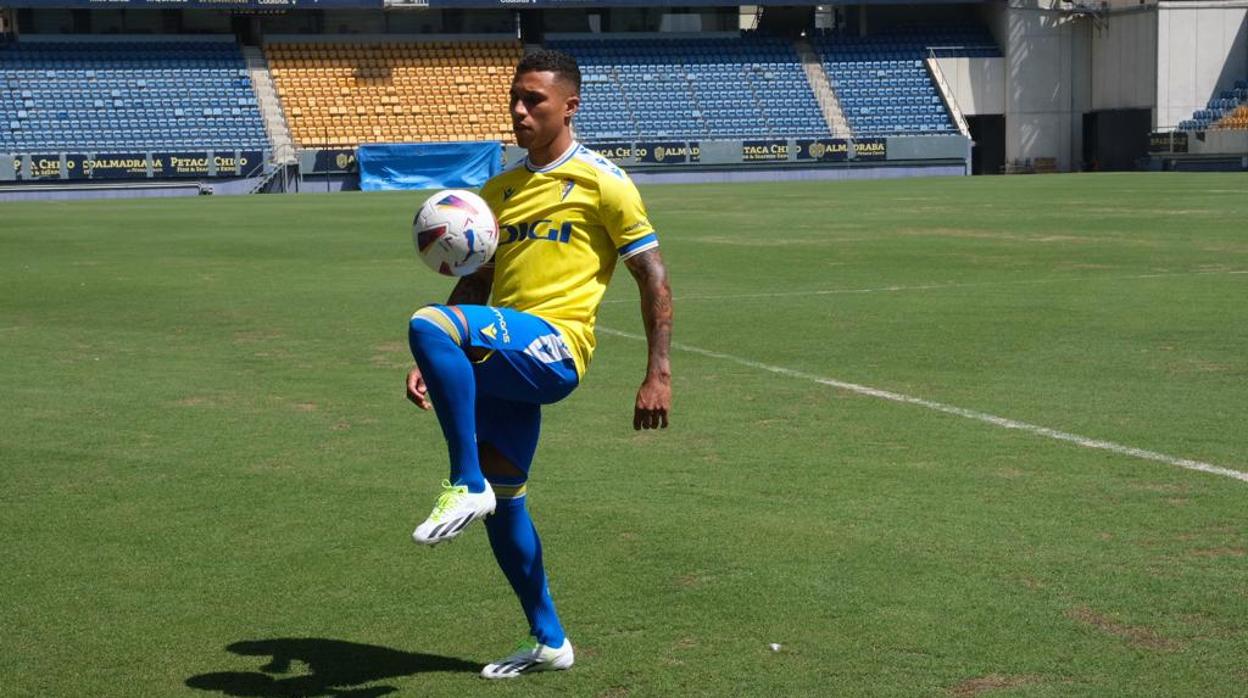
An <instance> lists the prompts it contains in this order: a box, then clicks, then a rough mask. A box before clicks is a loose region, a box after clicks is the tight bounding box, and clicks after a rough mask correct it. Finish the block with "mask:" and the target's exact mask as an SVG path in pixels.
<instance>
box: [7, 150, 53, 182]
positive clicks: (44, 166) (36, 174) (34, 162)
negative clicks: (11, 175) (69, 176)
mask: <svg viewBox="0 0 1248 698" xmlns="http://www.w3.org/2000/svg"><path fill="white" fill-rule="evenodd" d="M21 168H22V165H21V160H18V163H17V173H18V174H17V178H18V179H25V180H35V179H60V178H61V155H60V153H53V154H48V155H31V156H30V171H29V172H27V173H26V174H24V175H23V174H22V169H21Z"/></svg>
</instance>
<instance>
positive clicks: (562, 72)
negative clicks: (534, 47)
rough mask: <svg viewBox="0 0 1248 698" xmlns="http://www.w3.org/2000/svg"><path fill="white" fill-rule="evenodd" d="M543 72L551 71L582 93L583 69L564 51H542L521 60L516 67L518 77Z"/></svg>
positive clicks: (578, 92)
mask: <svg viewBox="0 0 1248 698" xmlns="http://www.w3.org/2000/svg"><path fill="white" fill-rule="evenodd" d="M542 71H550V72H552V73H554V74H555V77H559V78H563V79H564V80H567V81H568V82H570V83H572V87H574V88H575V89H576V93H577V94H580V93H581V68H580V66H578V65H577V64H576V59H575V58H573V57H572V56H569V55H568V54H566V53H564V52H563V51H552V50H550V49H542V50H540V51H534V52H533V53H530V54H529V55H527V56H525V57H524V58H522V59H520V63H519V64H517V65H516V75H521V74H522V73H533V72H542Z"/></svg>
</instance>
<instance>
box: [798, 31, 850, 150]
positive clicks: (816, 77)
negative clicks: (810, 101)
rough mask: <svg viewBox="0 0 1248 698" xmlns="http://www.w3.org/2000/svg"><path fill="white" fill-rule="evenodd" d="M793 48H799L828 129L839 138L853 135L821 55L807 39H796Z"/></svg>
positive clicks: (799, 53) (799, 56)
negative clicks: (820, 57) (816, 52)
mask: <svg viewBox="0 0 1248 698" xmlns="http://www.w3.org/2000/svg"><path fill="white" fill-rule="evenodd" d="M793 48H795V49H797V56H798V58H799V59H801V61H802V72H804V73H806V80H807V81H808V82H810V89H811V90H813V91H814V93H815V101H817V102H818V103H819V111H820V112H822V113H823V120H824V121H825V122H826V123H827V124H828V130H829V131H831V133H832V135H833V136H835V137H837V138H848V137H849V136H850V135H852V134H851V132H850V130H849V122H847V121H846V120H845V112H844V111H843V110H842V109H841V101H840V100H839V99H837V98H836V90H833V89H832V83H830V82H828V74H827V73H825V72H824V70H823V65H822V64H821V63H820V62H819V56H817V55H816V54H815V52H814V50H813V49H812V48H811V47H810V42H809V41H807V40H806V39H798V40H797V41H794V42H793Z"/></svg>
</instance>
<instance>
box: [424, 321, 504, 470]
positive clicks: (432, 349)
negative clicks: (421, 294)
mask: <svg viewBox="0 0 1248 698" xmlns="http://www.w3.org/2000/svg"><path fill="white" fill-rule="evenodd" d="M466 331H467V330H466V328H463V329H461V327H460V325H459V324H458V323H457V322H456V321H455V320H454V319H451V318H450V317H449V316H448V314H447V313H444V312H443V311H441V310H438V309H436V308H433V307H425V308H421V309H420V310H419V311H417V313H416V315H414V316H412V321H411V322H410V323H409V325H408V332H407V340H408V343H409V344H410V345H411V347H412V356H414V357H415V358H416V365H417V366H419V367H420V372H421V374H422V375H423V376H424V379H425V385H426V386H428V388H429V397H431V398H432V399H433V409H434V412H436V413H437V415H438V423H439V424H440V425H442V435H443V436H445V437H446V446H447V450H448V451H449V452H450V458H451V477H450V480H451V483H452V484H456V485H467V486H468V491H469V492H483V491H485V478H484V477H483V476H482V475H481V464H480V462H478V460H477V425H476V402H477V381H476V376H474V375H473V373H472V363H471V362H470V361H468V357H467V356H465V355H464V352H463V350H462V349H460V347H459V344H458V343H457V339H458V338H459V337H460V336H462V335H461V334H460V333H461V332H466ZM450 332H454V333H456V334H455V337H454V338H452V335H451V334H448V333H450Z"/></svg>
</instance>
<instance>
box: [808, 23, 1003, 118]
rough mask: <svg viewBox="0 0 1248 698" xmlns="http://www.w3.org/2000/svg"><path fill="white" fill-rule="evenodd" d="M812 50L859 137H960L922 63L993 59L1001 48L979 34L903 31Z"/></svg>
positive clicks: (820, 40) (815, 41)
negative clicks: (939, 59)
mask: <svg viewBox="0 0 1248 698" xmlns="http://www.w3.org/2000/svg"><path fill="white" fill-rule="evenodd" d="M811 44H812V45H813V46H814V47H815V50H816V51H817V52H818V54H819V56H820V59H821V60H822V61H823V67H824V70H826V71H827V73H828V78H829V80H830V81H831V82H832V87H833V89H835V90H836V94H837V97H838V98H839V99H840V102H841V106H842V109H843V110H844V112H845V118H846V120H847V121H848V122H849V126H850V128H851V129H852V130H853V132H854V135H857V136H882V135H896V134H907V133H956V132H957V127H956V126H955V125H954V123H953V120H952V117H951V116H950V114H949V111H948V109H946V107H945V105H944V104H943V102H942V101H941V98H940V94H939V92H937V89H936V85H935V84H934V83H933V81H932V77H931V75H930V74H929V72H928V70H927V66H926V65H925V64H924V62H923V60H924V59H925V58H927V57H929V56H932V55H936V56H940V57H952V56H967V57H972V58H991V57H998V56H1000V55H1001V50H1000V48H998V47H997V45H996V43H995V42H994V41H993V40H992V38H991V37H990V36H988V35H987V33H986V32H984V31H982V30H979V29H969V28H968V29H961V28H952V29H943V30H935V31H933V30H918V29H915V30H903V31H898V32H895V33H891V34H887V35H879V36H871V37H858V36H842V35H838V34H832V33H823V34H819V35H817V36H815V37H813V38H812V41H811Z"/></svg>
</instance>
